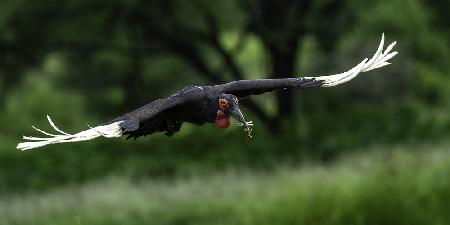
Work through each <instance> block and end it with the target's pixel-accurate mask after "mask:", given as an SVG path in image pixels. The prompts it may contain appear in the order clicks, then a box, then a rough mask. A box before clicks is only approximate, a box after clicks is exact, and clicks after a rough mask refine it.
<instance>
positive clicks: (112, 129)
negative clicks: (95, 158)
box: [17, 115, 123, 151]
mask: <svg viewBox="0 0 450 225" xmlns="http://www.w3.org/2000/svg"><path fill="white" fill-rule="evenodd" d="M47 119H48V122H49V123H50V125H51V126H52V127H53V129H55V130H56V131H57V132H59V133H61V134H63V135H55V134H50V133H48V132H45V131H43V130H40V129H38V128H36V127H34V126H33V128H34V129H36V130H37V131H39V132H41V133H43V134H45V135H47V136H48V137H28V136H23V139H24V140H27V142H22V143H19V144H18V145H17V149H20V150H22V151H25V150H29V149H33V148H39V147H43V146H46V145H50V144H57V143H65V142H77V141H87V140H91V139H94V138H97V137H100V136H103V137H106V138H113V137H120V136H122V133H123V132H122V128H121V127H120V124H121V123H122V121H117V122H114V123H110V124H106V125H101V126H97V127H92V128H90V129H88V130H85V131H81V132H79V133H76V134H69V133H66V132H64V131H62V130H60V129H59V128H58V127H56V125H55V124H54V123H53V121H52V120H51V118H50V117H49V116H48V115H47Z"/></svg>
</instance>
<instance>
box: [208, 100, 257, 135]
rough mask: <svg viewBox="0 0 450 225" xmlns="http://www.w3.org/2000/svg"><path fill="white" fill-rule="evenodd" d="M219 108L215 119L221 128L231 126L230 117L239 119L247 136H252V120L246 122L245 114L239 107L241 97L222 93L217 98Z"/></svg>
mask: <svg viewBox="0 0 450 225" xmlns="http://www.w3.org/2000/svg"><path fill="white" fill-rule="evenodd" d="M217 104H218V106H219V109H218V110H217V115H216V119H215V121H214V122H215V124H216V126H217V127H219V128H228V127H229V126H230V117H233V118H234V119H236V120H237V121H238V124H239V125H242V126H244V129H245V131H246V133H247V136H249V137H251V128H250V127H251V126H252V125H253V124H252V123H251V122H246V121H245V118H244V115H243V114H242V112H241V110H240V109H239V99H238V98H237V97H236V96H234V95H232V94H222V95H220V96H219V98H218V100H217Z"/></svg>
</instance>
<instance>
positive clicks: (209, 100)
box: [17, 35, 397, 150]
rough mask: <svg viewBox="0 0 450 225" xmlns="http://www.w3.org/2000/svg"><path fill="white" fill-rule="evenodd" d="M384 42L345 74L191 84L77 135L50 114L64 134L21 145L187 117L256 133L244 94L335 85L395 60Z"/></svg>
mask: <svg viewBox="0 0 450 225" xmlns="http://www.w3.org/2000/svg"><path fill="white" fill-rule="evenodd" d="M383 45H384V35H382V38H381V42H380V45H379V47H378V50H377V51H376V52H375V54H374V56H373V57H372V58H371V59H367V58H366V59H364V60H363V61H362V62H361V63H359V64H358V65H356V66H355V67H353V68H352V69H350V70H349V71H347V72H344V73H340V74H336V75H329V76H318V77H298V78H282V79H258V80H239V81H233V82H230V83H226V84H219V85H212V86H187V87H185V88H183V89H182V90H180V91H178V92H176V93H174V94H172V95H171V96H169V97H167V98H163V99H158V100H155V101H153V102H150V103H148V104H147V105H144V106H143V107H141V108H138V109H136V110H134V111H132V112H129V113H127V114H125V115H123V116H121V117H118V118H116V119H114V120H112V121H110V122H108V123H105V124H103V125H100V126H96V127H90V129H88V130H85V131H82V132H79V133H76V134H68V133H66V132H64V131H61V130H60V129H58V128H57V127H56V126H55V124H54V123H53V122H52V120H51V119H50V117H49V116H47V118H48V121H49V123H50V125H51V126H52V127H53V128H54V129H55V130H56V131H57V132H58V134H51V133H47V132H45V131H42V130H40V129H37V128H35V127H33V128H34V129H36V130H37V131H39V132H41V133H43V134H44V135H47V136H48V137H44V138H41V137H28V136H24V137H23V139H24V140H26V142H22V143H19V144H18V145H17V148H18V149H20V150H28V149H32V148H39V147H42V146H45V145H48V144H56V143H64V142H76V141H86V140H90V139H93V138H97V137H100V136H103V137H107V138H112V137H120V136H122V135H127V136H128V138H138V137H140V136H145V135H149V134H153V133H155V132H165V134H166V135H167V136H171V135H173V134H174V133H175V132H178V131H179V130H180V128H181V125H182V124H183V123H184V122H188V123H194V124H198V125H201V124H204V123H215V124H216V126H217V127H219V128H227V127H229V126H230V117H233V118H234V119H236V120H237V121H238V125H239V126H242V127H243V128H244V131H245V134H246V135H247V137H252V134H251V132H252V126H253V123H252V122H251V121H249V122H247V121H246V120H245V118H244V116H243V115H242V113H241V110H240V109H239V106H238V104H239V100H238V99H239V98H243V97H247V96H250V95H258V94H262V93H265V92H271V91H276V90H282V89H294V88H311V87H331V86H336V85H339V84H342V83H345V82H347V81H350V80H351V79H353V78H355V77H356V76H357V75H358V74H360V73H362V72H367V71H370V70H373V69H376V68H380V67H383V66H386V65H389V64H390V63H389V62H387V61H388V60H389V59H391V58H392V57H394V56H395V55H396V54H397V52H391V50H392V49H393V47H394V45H395V42H393V43H391V44H390V45H389V46H388V47H387V48H386V49H385V50H384V51H383Z"/></svg>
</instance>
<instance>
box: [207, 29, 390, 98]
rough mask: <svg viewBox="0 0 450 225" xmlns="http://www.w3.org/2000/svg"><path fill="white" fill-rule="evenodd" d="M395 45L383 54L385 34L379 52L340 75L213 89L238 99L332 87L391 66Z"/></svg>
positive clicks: (242, 82)
mask: <svg viewBox="0 0 450 225" xmlns="http://www.w3.org/2000/svg"><path fill="white" fill-rule="evenodd" d="M395 44H396V42H395V41H394V42H393V43H391V44H390V45H389V46H388V47H387V48H386V50H384V52H383V45H384V34H383V35H382V37H381V41H380V44H379V46H378V50H377V51H376V52H375V54H374V55H373V57H372V58H371V59H370V60H369V59H367V58H366V59H364V60H363V61H362V62H360V63H359V64H358V65H356V66H355V67H353V68H352V69H350V70H348V71H346V72H344V73H340V74H335V75H328V76H319V77H299V78H282V79H258V80H239V81H233V82H230V83H226V84H221V85H216V86H213V88H216V89H218V91H219V92H222V93H228V94H233V95H236V96H237V97H240V98H242V97H246V96H249V95H258V94H262V93H265V92H271V91H276V90H281V89H292V88H311V87H332V86H336V85H339V84H343V83H345V82H348V81H350V80H352V79H353V78H355V77H356V76H358V74H360V73H363V72H367V71H370V70H373V69H377V68H380V67H383V66H386V65H389V64H390V63H389V62H387V61H388V60H389V59H391V58H392V57H394V56H395V55H397V52H395V51H394V52H391V51H392V49H393V48H394V46H395Z"/></svg>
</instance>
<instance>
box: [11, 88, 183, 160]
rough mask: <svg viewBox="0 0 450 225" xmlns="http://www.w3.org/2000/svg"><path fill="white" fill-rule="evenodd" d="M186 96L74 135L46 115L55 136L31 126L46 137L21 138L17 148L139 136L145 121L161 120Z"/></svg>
mask: <svg viewBox="0 0 450 225" xmlns="http://www.w3.org/2000/svg"><path fill="white" fill-rule="evenodd" d="M186 96H189V95H183V97H184V98H183V97H180V96H170V97H168V98H164V99H158V100H155V101H152V102H150V103H148V104H147V105H144V106H143V107H141V108H138V109H136V110H134V111H132V112H130V113H127V114H125V115H123V116H121V117H118V118H116V119H114V120H112V121H110V122H108V123H105V124H102V125H99V126H96V127H89V129H87V130H84V131H81V132H78V133H75V134H70V133H66V132H64V131H62V130H60V129H59V128H58V127H56V125H55V124H54V123H53V121H52V119H51V118H50V117H49V116H48V115H47V119H48V122H49V123H50V125H51V126H52V127H53V129H54V130H55V131H56V132H57V134H52V133H48V132H46V131H43V130H40V129H38V128H36V127H34V126H33V128H34V129H35V130H37V131H39V132H40V133H42V134H44V135H46V136H47V137H31V136H23V139H24V140H26V141H25V142H22V143H19V144H18V145H17V148H18V149H20V150H22V151H24V150H29V149H33V148H39V147H43V146H46V145H50V144H58V143H66V142H78V141H87V140H91V139H94V138H97V137H106V138H115V137H120V136H122V135H124V134H128V135H130V136H133V134H135V132H139V134H141V133H140V132H141V131H142V127H140V126H141V125H143V124H144V125H146V123H147V121H150V120H151V119H152V118H154V117H157V116H158V117H159V118H161V117H160V116H161V115H162V114H164V113H165V112H167V110H170V109H173V108H175V107H177V106H178V105H180V104H182V103H183V102H185V101H186V99H187V98H186ZM157 129H159V127H157ZM145 132H148V130H145ZM145 132H144V135H145Z"/></svg>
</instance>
